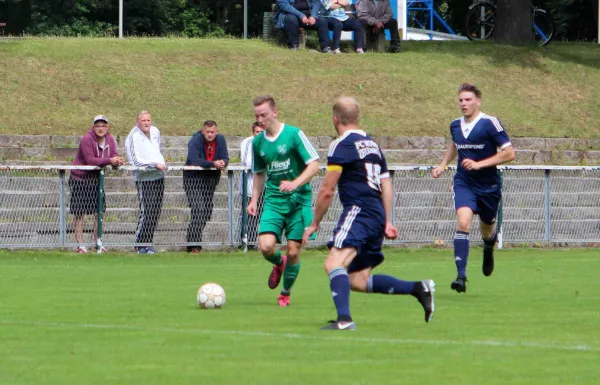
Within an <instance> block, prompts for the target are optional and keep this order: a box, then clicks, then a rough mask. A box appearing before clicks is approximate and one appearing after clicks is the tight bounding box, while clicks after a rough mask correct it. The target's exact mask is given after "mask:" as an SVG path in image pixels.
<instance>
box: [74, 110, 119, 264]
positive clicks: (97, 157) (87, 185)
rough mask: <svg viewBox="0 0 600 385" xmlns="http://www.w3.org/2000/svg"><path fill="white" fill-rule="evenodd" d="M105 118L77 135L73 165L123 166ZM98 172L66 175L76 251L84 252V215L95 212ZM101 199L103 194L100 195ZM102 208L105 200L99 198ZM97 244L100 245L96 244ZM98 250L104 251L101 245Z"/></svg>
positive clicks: (103, 209) (96, 120) (95, 213)
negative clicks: (68, 176)
mask: <svg viewBox="0 0 600 385" xmlns="http://www.w3.org/2000/svg"><path fill="white" fill-rule="evenodd" d="M108 128H109V127H108V119H107V118H106V117H105V116H103V115H98V116H96V117H95V118H94V122H93V124H92V128H91V129H90V130H89V131H88V132H87V133H86V134H85V135H83V137H82V138H81V142H80V143H79V148H78V149H77V154H76V155H75V159H74V160H73V166H97V167H105V166H108V165H109V164H110V165H112V166H113V167H117V166H121V165H123V158H121V157H120V156H119V155H118V154H117V143H116V142H115V140H114V138H113V137H112V136H111V135H110V134H109V133H108ZM98 175H99V174H98V172H97V171H86V170H73V171H71V177H70V178H69V189H70V191H71V201H70V204H69V211H70V212H71V214H73V215H74V216H75V220H74V221H73V222H74V226H75V239H76V241H77V243H78V244H79V246H77V249H76V252H78V253H80V254H86V253H87V252H88V250H87V248H86V247H85V245H84V243H83V226H84V220H83V218H84V216H85V215H97V214H98ZM103 198H104V197H103ZM103 202H104V207H102V211H103V212H104V211H106V199H103ZM97 231H98V221H97V220H95V221H94V238H97V237H98V234H97ZM100 247H101V246H100ZM100 251H106V249H104V247H102V249H101V250H100Z"/></svg>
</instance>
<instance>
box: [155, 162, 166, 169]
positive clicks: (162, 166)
mask: <svg viewBox="0 0 600 385" xmlns="http://www.w3.org/2000/svg"><path fill="white" fill-rule="evenodd" d="M156 168H157V169H159V170H160V171H165V170H166V169H167V165H166V164H164V163H157V164H156Z"/></svg>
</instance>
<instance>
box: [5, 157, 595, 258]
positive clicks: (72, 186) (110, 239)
mask: <svg viewBox="0 0 600 385" xmlns="http://www.w3.org/2000/svg"><path fill="white" fill-rule="evenodd" d="M430 169H431V167H429V166H423V167H421V166H415V167H412V166H396V167H391V173H392V181H393V186H394V192H395V194H394V205H393V221H394V224H395V225H396V227H398V230H399V237H398V239H397V240H393V241H386V242H387V243H388V244H405V243H434V242H435V243H443V242H452V239H453V235H454V230H455V213H454V204H453V193H452V178H453V176H454V169H451V170H449V172H447V173H445V174H444V175H443V176H442V177H440V178H439V179H433V178H431V176H430V174H429V171H430ZM134 170H136V168H134V167H122V168H119V169H118V170H113V169H111V168H107V169H104V170H99V169H97V168H94V167H91V166H56V167H52V166H48V167H33V166H32V167H28V166H14V167H12V166H7V167H2V168H0V192H1V194H0V247H1V248H34V247H44V248H58V247H67V248H76V247H77V246H78V245H86V246H94V245H99V246H102V245H104V246H106V247H107V248H110V247H129V246H146V245H155V246H161V247H166V248H170V249H180V248H185V247H187V248H188V249H189V248H192V249H193V248H200V247H201V246H216V247H238V246H244V245H246V244H247V245H248V246H249V247H253V246H255V245H256V241H257V229H258V222H259V221H258V218H256V217H250V216H248V215H247V214H246V213H245V207H246V206H247V204H248V201H249V197H248V191H246V190H247V189H246V183H245V181H246V179H245V178H246V175H247V173H246V171H247V170H246V169H244V168H243V167H236V166H231V167H229V168H228V169H227V170H226V171H223V172H220V171H215V170H202V169H199V168H196V167H172V168H170V169H169V170H168V171H167V172H166V173H165V175H164V178H163V179H159V180H153V181H135V180H134V179H133V175H132V171H134ZM324 172H325V171H324V169H322V170H321V171H320V173H319V174H318V175H317V176H316V177H315V178H314V179H313V180H312V181H311V185H312V188H313V204H314V202H315V201H316V197H317V192H318V189H319V187H320V185H321V183H322V180H323V176H324ZM501 173H502V179H503V201H502V205H501V209H500V212H499V218H498V219H499V224H500V225H501V228H502V237H501V240H502V243H519V242H548V243H552V242H569V243H598V242H600V167H555V166H547V167H544V166H541V167H534V166H507V167H502V168H501ZM260 201H261V202H262V199H261V200H260ZM260 207H261V205H259V209H260ZM341 212H342V207H341V204H340V202H339V200H338V199H335V200H334V201H333V203H332V205H331V206H330V208H329V211H328V213H327V215H326V216H325V218H324V219H323V222H322V224H321V230H320V231H319V233H318V235H317V239H316V240H315V241H313V242H312V244H313V245H324V244H325V243H326V242H327V241H328V240H329V238H330V237H331V234H332V231H333V229H334V227H335V224H336V223H337V220H338V218H339V216H340V214H341ZM477 220H478V219H477V218H476V219H475V222H477ZM478 228H479V226H478V223H474V224H473V228H472V234H473V235H472V237H471V239H473V240H477V239H479V238H480V235H479V233H478V232H479V229H478Z"/></svg>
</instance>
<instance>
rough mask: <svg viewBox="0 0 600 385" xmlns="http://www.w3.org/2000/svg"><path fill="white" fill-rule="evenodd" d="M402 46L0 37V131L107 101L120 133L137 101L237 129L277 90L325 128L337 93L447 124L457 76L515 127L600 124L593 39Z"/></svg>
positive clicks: (411, 119) (188, 122)
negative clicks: (335, 51) (359, 49)
mask: <svg viewBox="0 0 600 385" xmlns="http://www.w3.org/2000/svg"><path fill="white" fill-rule="evenodd" d="M405 48H406V51H405V52H404V53H403V54H401V55H389V54H378V55H374V54H370V55H365V56H357V55H349V54H348V55H343V56H325V55H320V54H317V53H315V52H300V53H292V52H288V51H286V50H284V49H282V48H279V47H275V46H273V45H269V44H266V43H263V42H261V41H258V40H253V41H246V42H244V41H240V40H191V39H126V40H121V41H119V40H116V39H84V38H82V39H59V38H52V39H27V40H16V41H3V42H0V68H2V71H1V72H0V84H2V91H1V92H2V95H3V97H2V98H0V134H18V133H21V134H72V135H80V134H81V132H82V130H83V129H84V128H85V127H88V126H89V125H90V119H91V117H92V116H93V115H95V114H98V113H103V114H106V115H108V116H109V117H110V118H111V119H112V122H113V125H114V128H113V131H114V133H116V134H125V133H127V132H128V130H129V129H130V127H132V125H133V123H134V117H135V113H136V112H137V111H138V110H140V109H150V110H151V111H153V112H154V120H155V123H156V125H157V126H158V127H159V128H161V130H162V132H163V134H165V135H188V134H190V133H191V132H192V131H193V130H195V129H197V128H198V127H199V126H200V123H201V122H202V121H203V120H206V119H214V120H216V121H217V122H218V123H219V124H220V127H221V131H222V132H224V133H226V134H229V135H245V134H246V133H247V131H248V127H249V125H250V124H251V122H252V121H253V116H252V108H251V100H252V98H253V96H255V95H257V94H261V93H271V94H273V95H274V96H275V97H276V98H277V99H278V100H279V104H280V109H281V117H282V119H283V120H285V121H289V122H290V123H294V124H297V125H299V126H301V127H303V128H304V129H305V130H306V132H307V133H309V134H311V135H330V134H331V133H332V129H331V127H330V117H329V114H330V106H331V104H332V102H333V100H334V99H335V98H336V97H337V96H339V95H340V94H346V95H353V96H356V97H357V98H358V100H359V101H360V102H361V103H362V106H363V117H364V119H363V122H364V124H365V126H366V127H368V128H369V129H370V131H371V132H372V133H373V134H375V135H410V136H444V135H446V132H447V125H448V123H449V121H450V120H452V119H454V118H455V117H456V116H457V114H458V110H457V108H456V102H455V99H456V95H455V92H456V89H457V86H458V84H460V83H462V82H464V81H471V82H474V83H477V84H479V85H480V86H481V88H482V89H483V91H484V102H485V105H484V111H486V112H487V113H489V114H493V115H497V116H499V117H501V119H502V120H503V122H504V123H505V125H506V126H507V127H508V129H509V133H510V134H511V135H513V136H524V137H535V136H548V137H594V138H597V137H600V129H598V122H599V121H600V88H599V87H598V86H597V85H598V84H600V71H599V70H598V69H599V68H600V48H599V47H598V46H596V45H591V44H570V45H566V44H554V43H553V44H551V45H550V46H549V47H547V48H545V49H542V48H537V47H534V48H531V47H510V46H496V45H491V44H485V43H483V44H474V43H430V42H425V43H423V42H420V43H419V42H409V43H406V44H405Z"/></svg>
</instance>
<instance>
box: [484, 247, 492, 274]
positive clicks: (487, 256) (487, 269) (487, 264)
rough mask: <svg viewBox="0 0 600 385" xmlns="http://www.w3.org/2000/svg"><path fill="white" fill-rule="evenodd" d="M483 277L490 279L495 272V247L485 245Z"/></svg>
mask: <svg viewBox="0 0 600 385" xmlns="http://www.w3.org/2000/svg"><path fill="white" fill-rule="evenodd" d="M481 270H482V271H483V275H485V276H486V277H489V276H490V275H492V272H493V271H494V246H493V245H484V246H483V265H482V266H481Z"/></svg>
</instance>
